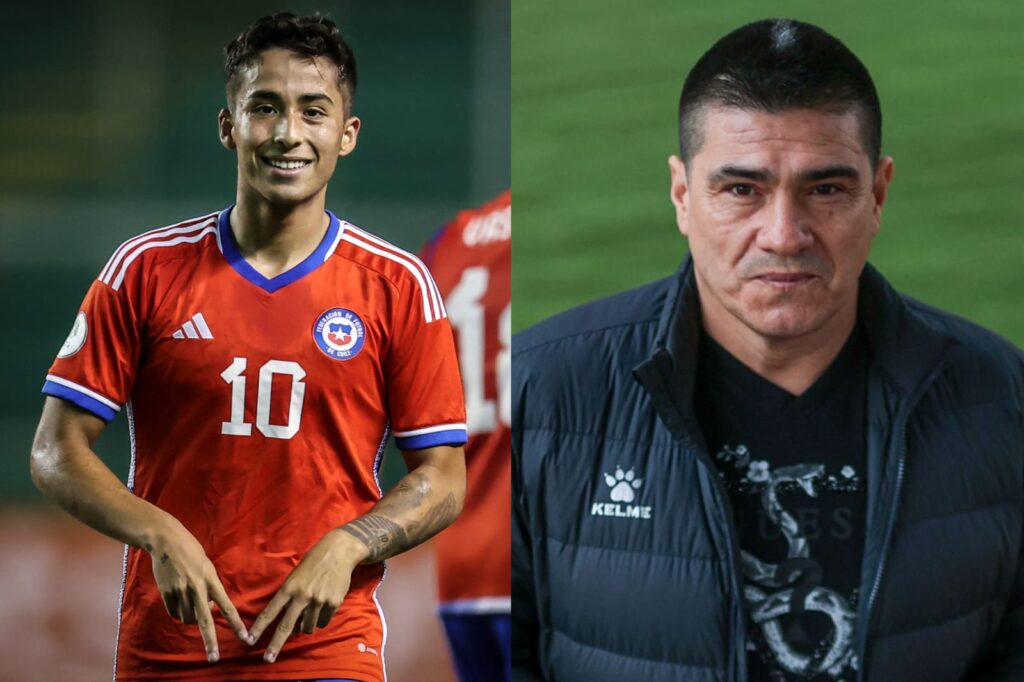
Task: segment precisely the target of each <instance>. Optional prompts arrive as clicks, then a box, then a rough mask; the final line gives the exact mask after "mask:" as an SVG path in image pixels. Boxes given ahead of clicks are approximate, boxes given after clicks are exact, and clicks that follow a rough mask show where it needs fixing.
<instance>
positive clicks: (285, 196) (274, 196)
mask: <svg viewBox="0 0 1024 682" xmlns="http://www.w3.org/2000/svg"><path fill="white" fill-rule="evenodd" d="M260 195H261V196H262V197H263V198H264V199H265V200H266V201H267V203H270V204H274V205H275V206H298V205H299V204H303V203H305V202H307V201H309V200H310V199H312V198H313V197H315V196H316V195H317V192H315V191H308V190H307V191H284V192H282V191H279V190H276V189H275V188H269V189H265V190H264V191H261V192H260Z"/></svg>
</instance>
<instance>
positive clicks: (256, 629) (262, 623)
mask: <svg viewBox="0 0 1024 682" xmlns="http://www.w3.org/2000/svg"><path fill="white" fill-rule="evenodd" d="M287 603H288V596H287V595H286V594H284V592H278V593H277V594H275V595H274V597H273V599H271V600H270V603H269V604H267V606H266V608H264V609H263V611H261V612H260V615H258V616H256V620H255V621H254V622H253V624H252V627H251V628H249V644H255V643H256V642H257V641H258V640H259V638H260V637H261V636H262V635H263V631H264V630H266V629H267V626H268V625H270V624H271V623H273V622H274V620H275V619H276V618H277V615H278V614H279V613H281V609H283V608H284V606H285V604H287Z"/></svg>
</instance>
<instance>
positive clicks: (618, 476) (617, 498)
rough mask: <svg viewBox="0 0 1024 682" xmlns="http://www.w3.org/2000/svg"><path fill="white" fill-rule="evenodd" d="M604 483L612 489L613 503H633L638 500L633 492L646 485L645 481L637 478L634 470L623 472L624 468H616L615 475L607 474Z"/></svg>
mask: <svg viewBox="0 0 1024 682" xmlns="http://www.w3.org/2000/svg"><path fill="white" fill-rule="evenodd" d="M604 482H605V483H607V484H608V487H609V488H611V489H612V493H611V498H612V502H632V501H633V500H634V499H635V498H636V493H634V492H633V491H634V490H638V489H639V488H640V486H642V485H643V484H644V479H642V478H637V477H636V474H634V473H633V470H632V469H630V470H629V471H623V470H622V467H615V475H614V476H613V475H611V474H605V475H604Z"/></svg>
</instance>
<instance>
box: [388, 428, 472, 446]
mask: <svg viewBox="0 0 1024 682" xmlns="http://www.w3.org/2000/svg"><path fill="white" fill-rule="evenodd" d="M467 440H469V438H468V436H467V435H466V430H465V429H449V430H446V431H435V432H434V433H424V434H422V435H419V436H406V437H404V438H399V437H398V436H395V446H396V447H397V448H398V449H399V450H422V449H423V448H433V447H437V446H438V445H465V444H466V441H467Z"/></svg>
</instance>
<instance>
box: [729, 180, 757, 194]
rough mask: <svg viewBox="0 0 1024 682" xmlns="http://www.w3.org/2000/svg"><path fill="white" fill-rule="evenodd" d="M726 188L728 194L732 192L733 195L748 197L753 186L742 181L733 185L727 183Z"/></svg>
mask: <svg viewBox="0 0 1024 682" xmlns="http://www.w3.org/2000/svg"><path fill="white" fill-rule="evenodd" d="M726 189H727V191H728V192H729V194H732V195H733V196H736V197H749V196H753V194H754V186H753V185H748V184H746V183H743V182H740V183H737V184H735V185H729V187H727V188H726Z"/></svg>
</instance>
